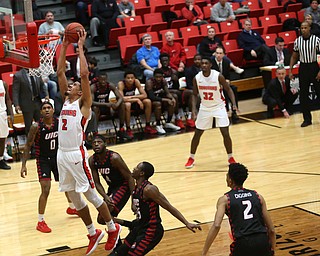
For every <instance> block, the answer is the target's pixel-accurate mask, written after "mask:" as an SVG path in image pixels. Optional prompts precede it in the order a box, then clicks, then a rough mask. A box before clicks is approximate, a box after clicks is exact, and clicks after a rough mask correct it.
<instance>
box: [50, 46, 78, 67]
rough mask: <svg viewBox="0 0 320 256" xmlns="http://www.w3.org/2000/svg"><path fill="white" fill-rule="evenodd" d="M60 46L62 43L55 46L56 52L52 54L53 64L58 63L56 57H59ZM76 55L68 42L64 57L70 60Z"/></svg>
mask: <svg viewBox="0 0 320 256" xmlns="http://www.w3.org/2000/svg"><path fill="white" fill-rule="evenodd" d="M61 46H62V44H58V46H57V49H56V54H55V55H54V63H55V64H57V63H58V59H59V56H60V51H61ZM76 56H77V54H76V53H75V52H74V45H73V44H69V45H68V47H67V51H66V59H67V60H70V59H72V58H74V57H76Z"/></svg>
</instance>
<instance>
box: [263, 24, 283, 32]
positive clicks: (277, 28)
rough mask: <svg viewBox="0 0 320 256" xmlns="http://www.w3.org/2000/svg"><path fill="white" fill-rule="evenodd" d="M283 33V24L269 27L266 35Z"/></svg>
mask: <svg viewBox="0 0 320 256" xmlns="http://www.w3.org/2000/svg"><path fill="white" fill-rule="evenodd" d="M281 31H282V24H273V25H269V26H268V27H267V33H266V34H273V33H280V32H281Z"/></svg>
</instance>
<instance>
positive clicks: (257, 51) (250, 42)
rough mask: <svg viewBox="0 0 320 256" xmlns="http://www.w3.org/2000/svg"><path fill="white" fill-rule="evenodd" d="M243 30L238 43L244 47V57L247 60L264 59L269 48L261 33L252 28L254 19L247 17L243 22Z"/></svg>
mask: <svg viewBox="0 0 320 256" xmlns="http://www.w3.org/2000/svg"><path fill="white" fill-rule="evenodd" d="M243 27H244V29H243V31H242V32H241V33H240V34H239V36H238V45H239V47H240V48H241V49H243V50H244V51H243V57H244V58H245V59H246V60H257V59H258V60H263V58H264V55H265V54H266V52H267V51H268V50H269V47H268V46H267V45H266V42H265V41H264V39H263V38H262V37H261V35H260V34H259V33H258V32H256V31H254V30H252V29H251V27H252V21H251V20H250V19H246V20H245V21H244V23H243Z"/></svg>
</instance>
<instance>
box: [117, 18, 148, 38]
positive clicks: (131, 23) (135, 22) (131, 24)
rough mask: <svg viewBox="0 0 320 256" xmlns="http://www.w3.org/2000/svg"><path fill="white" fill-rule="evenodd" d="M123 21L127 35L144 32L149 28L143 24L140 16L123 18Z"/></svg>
mask: <svg viewBox="0 0 320 256" xmlns="http://www.w3.org/2000/svg"><path fill="white" fill-rule="evenodd" d="M123 21H124V26H125V27H126V29H127V35H129V34H140V33H143V32H146V31H147V28H148V27H149V25H146V24H143V22H142V18H141V16H136V17H128V18H124V19H123Z"/></svg>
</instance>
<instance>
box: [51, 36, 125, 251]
mask: <svg viewBox="0 0 320 256" xmlns="http://www.w3.org/2000/svg"><path fill="white" fill-rule="evenodd" d="M78 35H79V41H78V47H79V58H80V78H81V84H80V82H71V81H70V82H69V83H68V81H67V78H66V75H65V71H66V65H65V63H66V50H67V47H68V45H69V42H68V41H67V39H66V37H64V39H63V43H62V47H61V52H60V56H59V60H58V68H57V74H58V81H59V87H60V93H61V95H62V97H63V98H64V100H65V102H64V104H63V107H62V110H61V114H60V120H59V129H58V137H59V148H58V155H57V162H58V170H59V191H61V192H67V193H68V195H69V198H70V199H71V201H72V202H73V204H74V206H75V207H76V209H77V211H78V214H79V216H80V217H81V219H82V221H83V222H84V224H85V225H86V227H87V229H88V232H89V235H88V238H89V245H88V249H87V252H86V255H90V254H91V253H92V252H93V251H94V250H95V249H96V248H97V246H98V243H99V241H100V240H101V239H102V238H103V236H104V232H103V231H101V230H100V229H95V227H94V225H93V223H92V219H91V216H90V212H89V208H88V205H87V204H86V202H85V201H84V200H83V198H82V197H81V193H83V194H84V195H85V197H86V198H87V200H88V201H89V202H91V203H92V204H93V205H94V206H95V207H96V208H97V210H98V211H99V213H100V215H101V216H102V217H103V219H104V220H105V222H106V225H107V228H108V240H107V242H106V245H105V249H106V250H107V251H111V250H113V248H114V247H115V245H116V243H117V241H118V239H119V234H120V231H121V226H120V225H119V224H115V223H114V222H113V220H112V218H111V215H110V212H109V209H108V206H107V204H106V203H105V202H104V201H103V200H102V199H101V198H100V197H99V196H98V195H97V193H96V191H95V190H94V181H93V178H92V175H91V171H90V169H89V164H88V153H87V150H86V148H85V146H84V130H85V128H86V126H87V124H88V120H90V117H91V105H92V98H91V90H90V84H89V71H88V65H87V61H86V58H85V56H84V52H83V47H84V44H85V39H86V35H87V33H86V32H85V31H82V30H80V31H79V32H78Z"/></svg>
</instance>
